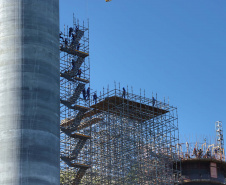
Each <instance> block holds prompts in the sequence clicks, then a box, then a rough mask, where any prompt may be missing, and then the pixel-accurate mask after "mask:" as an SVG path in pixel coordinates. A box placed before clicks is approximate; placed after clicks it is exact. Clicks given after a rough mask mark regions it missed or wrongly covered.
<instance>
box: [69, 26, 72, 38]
mask: <svg viewBox="0 0 226 185" xmlns="http://www.w3.org/2000/svg"><path fill="white" fill-rule="evenodd" d="M72 32H73V28H72V27H70V28H69V37H71V34H72Z"/></svg>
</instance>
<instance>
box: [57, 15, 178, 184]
mask: <svg viewBox="0 0 226 185" xmlns="http://www.w3.org/2000/svg"><path fill="white" fill-rule="evenodd" d="M73 23H74V24H73V27H66V26H65V30H64V31H63V32H62V34H61V36H62V37H63V39H61V44H60V51H61V55H60V56H61V184H106V185H107V184H109V185H110V184H177V183H178V182H179V175H180V171H179V169H180V167H179V165H180V164H177V163H175V161H178V160H179V158H178V155H177V154H178V151H177V144H178V141H179V130H178V118H177V109H176V108H175V107H173V106H171V105H169V103H168V102H165V100H163V101H159V100H158V99H157V95H156V97H153V95H152V97H150V98H147V97H145V96H142V95H141V94H140V95H136V94H133V92H129V90H128V88H127V89H126V90H125V88H124V90H122V88H121V87H120V85H118V87H117V85H116V84H115V88H114V89H112V90H110V89H109V88H106V89H105V90H103V92H101V93H100V95H99V94H98V98H96V99H95V98H93V97H94V94H95V93H96V92H91V93H89V92H87V94H86V93H85V92H86V91H87V90H86V89H88V88H89V87H90V85H89V83H90V75H89V74H90V67H89V66H90V64H89V38H88V37H89V28H88V25H87V26H84V25H85V23H84V22H83V23H82V24H79V21H78V20H76V19H75V18H74V21H73ZM70 30H73V31H70ZM72 35H73V36H72ZM65 40H66V43H65ZM79 43H80V45H78V44H79ZM78 47H79V48H78ZM73 62H75V64H73ZM79 70H80V71H82V73H80V72H79ZM96 97H97V95H96ZM91 100H93V101H91Z"/></svg>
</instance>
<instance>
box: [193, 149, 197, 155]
mask: <svg viewBox="0 0 226 185" xmlns="http://www.w3.org/2000/svg"><path fill="white" fill-rule="evenodd" d="M192 155H194V156H195V157H197V150H196V148H194V150H193V154H192Z"/></svg>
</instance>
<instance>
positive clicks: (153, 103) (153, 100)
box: [152, 97, 156, 107]
mask: <svg viewBox="0 0 226 185" xmlns="http://www.w3.org/2000/svg"><path fill="white" fill-rule="evenodd" d="M155 102H156V99H155V98H154V97H152V106H153V107H154V106H155Z"/></svg>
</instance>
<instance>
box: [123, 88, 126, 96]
mask: <svg viewBox="0 0 226 185" xmlns="http://www.w3.org/2000/svg"><path fill="white" fill-rule="evenodd" d="M122 97H123V98H126V90H125V88H124V87H123V88H122Z"/></svg>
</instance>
